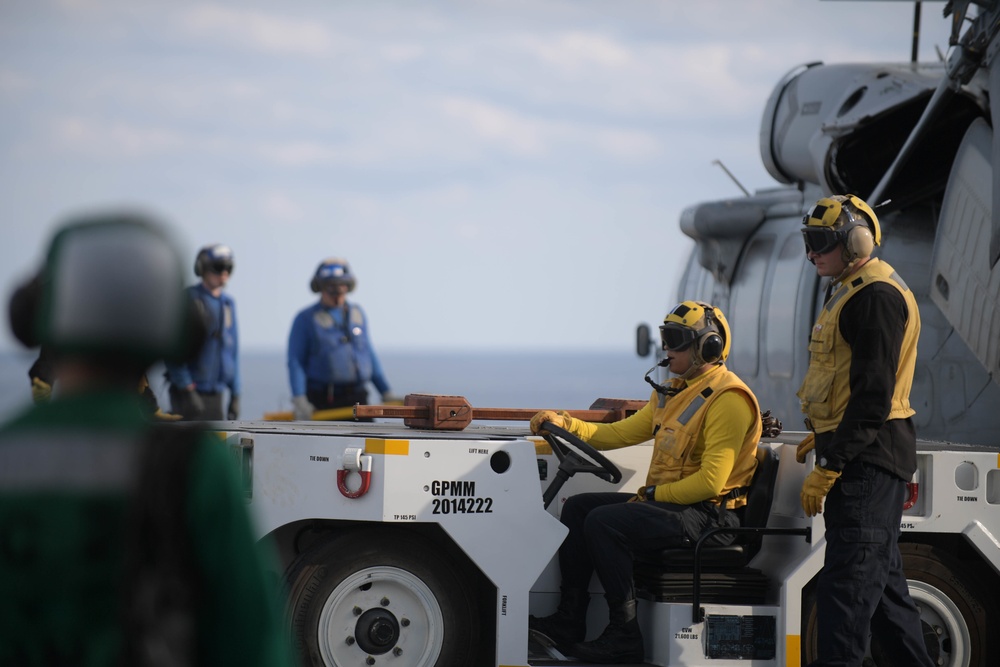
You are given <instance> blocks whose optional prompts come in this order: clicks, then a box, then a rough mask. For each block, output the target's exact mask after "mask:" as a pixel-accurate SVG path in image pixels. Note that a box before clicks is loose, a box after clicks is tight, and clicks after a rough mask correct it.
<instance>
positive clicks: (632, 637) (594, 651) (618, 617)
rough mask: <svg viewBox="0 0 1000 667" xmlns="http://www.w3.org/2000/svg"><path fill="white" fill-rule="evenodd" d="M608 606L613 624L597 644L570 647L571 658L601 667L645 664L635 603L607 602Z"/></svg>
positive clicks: (607, 628)
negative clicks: (624, 663) (605, 666)
mask: <svg viewBox="0 0 1000 667" xmlns="http://www.w3.org/2000/svg"><path fill="white" fill-rule="evenodd" d="M608 607H609V610H610V612H611V622H610V623H609V624H608V627H606V628H605V629H604V632H602V633H601V636H600V637H598V638H597V639H595V640H594V641H590V642H586V643H580V644H576V645H574V646H572V647H570V650H569V653H570V655H572V656H575V657H577V658H580V659H581V660H585V661H586V662H596V663H598V664H601V665H610V664H615V663H623V662H642V661H643V659H644V658H645V650H644V649H643V646H642V632H640V631H639V620H638V619H637V618H636V617H635V600H625V601H624V602H613V601H611V600H608Z"/></svg>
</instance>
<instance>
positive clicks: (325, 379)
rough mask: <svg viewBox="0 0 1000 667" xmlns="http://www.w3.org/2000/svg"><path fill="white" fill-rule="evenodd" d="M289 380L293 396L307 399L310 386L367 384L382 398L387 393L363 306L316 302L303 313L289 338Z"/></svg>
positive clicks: (297, 318)
mask: <svg viewBox="0 0 1000 667" xmlns="http://www.w3.org/2000/svg"><path fill="white" fill-rule="evenodd" d="M288 379H289V383H290V384H291V389H292V396H302V395H304V394H305V393H306V387H307V385H313V386H326V385H329V384H335V385H351V384H364V383H366V382H371V383H372V384H374V385H375V388H376V389H378V391H379V393H380V394H385V393H386V392H388V391H389V383H388V382H387V381H386V379H385V374H384V373H383V372H382V364H381V363H380V362H379V359H378V355H376V354H375V349H374V348H373V347H372V344H371V340H370V339H369V337H368V321H367V319H366V318H365V313H364V311H363V310H362V309H361V306H358V305H357V304H353V303H348V304H345V305H344V306H343V307H335V308H327V307H326V306H324V305H323V304H322V302H317V303H315V304H313V305H312V306H309V307H308V308H306V309H304V310H302V311H300V312H299V314H298V315H296V316H295V320H293V322H292V330H291V333H289V335H288Z"/></svg>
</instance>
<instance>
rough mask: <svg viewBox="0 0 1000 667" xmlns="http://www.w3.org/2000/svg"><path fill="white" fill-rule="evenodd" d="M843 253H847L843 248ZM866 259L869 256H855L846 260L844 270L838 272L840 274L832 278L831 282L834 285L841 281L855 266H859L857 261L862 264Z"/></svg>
mask: <svg viewBox="0 0 1000 667" xmlns="http://www.w3.org/2000/svg"><path fill="white" fill-rule="evenodd" d="M844 254H845V255H846V254H847V250H846V249H845V250H844ZM868 259H869V257H855V258H854V259H852V260H849V261H848V262H847V266H845V267H844V270H843V271H841V272H840V275H839V276H837V277H836V278H834V279H833V284H834V285H836V284H838V283H840V282H841V281H843V280H844V278H846V277H847V276H849V275H851V273H853V272H854V270H855V269H856V268H859V266H858V262H861V264H862V265H863V264H864V263H865V262H867V261H868Z"/></svg>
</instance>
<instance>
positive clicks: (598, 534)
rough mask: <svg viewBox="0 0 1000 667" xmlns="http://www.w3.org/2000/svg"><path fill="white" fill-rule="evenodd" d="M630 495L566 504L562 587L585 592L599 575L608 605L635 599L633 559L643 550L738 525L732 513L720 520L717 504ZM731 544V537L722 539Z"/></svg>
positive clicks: (591, 496)
mask: <svg viewBox="0 0 1000 667" xmlns="http://www.w3.org/2000/svg"><path fill="white" fill-rule="evenodd" d="M634 497H635V496H634V495H633V494H630V493H583V494H580V495H576V496H572V497H571V498H570V499H569V500H567V501H566V504H565V505H564V506H563V510H562V517H561V521H562V522H563V524H565V525H566V526H567V527H568V528H569V535H567V536H566V539H565V541H563V543H562V546H561V547H559V567H560V569H561V571H562V586H563V588H575V589H579V590H586V589H587V587H588V586H589V585H590V576H591V574H592V573H593V572H594V571H596V572H597V577H598V579H600V581H601V585H602V586H604V594H605V597H607V599H608V600H609V601H614V602H621V601H624V600H631V599H633V598H635V585H634V583H633V582H632V559H633V556H634V554H636V553H641V552H643V551H656V550H659V549H666V548H669V547H676V546H680V545H681V544H682V543H683V542H684V539H685V538H687V539H689V540H691V541H692V542H694V541H696V540H697V539H698V536H699V535H701V533H702V532H703V531H704V530H706V529H707V528H710V527H714V526H716V525H720V521H721V525H726V526H735V525H737V524H738V523H739V521H738V520H737V518H736V515H735V514H733V513H732V512H723V513H722V517H721V518H720V517H719V513H718V511H717V509H716V507H715V506H714V505H711V504H709V503H698V504H696V505H675V504H673V503H656V502H632V503H630V502H628V500H629V499H630V498H634ZM723 540H725V541H730V540H731V538H723Z"/></svg>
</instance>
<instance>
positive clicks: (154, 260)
mask: <svg viewBox="0 0 1000 667" xmlns="http://www.w3.org/2000/svg"><path fill="white" fill-rule="evenodd" d="M181 267H182V265H181V261H180V256H179V254H178V253H177V251H176V250H175V248H174V246H173V244H172V243H171V242H170V240H169V239H168V237H167V234H166V232H165V231H164V229H163V228H162V227H161V226H160V225H159V224H158V223H157V222H155V221H153V220H152V219H151V218H149V217H147V216H144V215H141V214H136V213H129V212H125V213H119V212H111V213H107V214H97V215H90V216H86V217H82V218H76V219H73V220H71V221H70V222H68V223H67V224H65V225H63V226H62V227H60V228H59V230H58V231H57V232H56V235H55V236H54V237H53V239H52V242H51V244H50V245H49V248H48V252H47V255H46V260H45V264H44V266H43V267H42V269H41V271H40V272H39V273H38V275H37V276H35V278H33V279H32V280H31V281H30V282H29V283H28V284H26V285H24V286H23V287H21V288H20V289H19V290H17V292H15V294H14V295H13V297H12V299H11V304H10V316H11V327H12V329H13V330H14V333H15V335H16V336H17V337H18V338H19V339H20V340H21V342H23V343H25V344H26V345H28V346H29V347H33V346H35V345H38V344H41V345H44V346H46V347H47V348H49V349H51V350H52V351H53V352H57V353H60V354H63V355H70V356H76V357H83V358H97V357H99V358H101V359H107V360H109V361H114V360H120V361H121V362H122V363H127V364H129V365H142V366H145V365H149V364H151V363H153V362H155V361H157V360H160V359H167V360H178V359H184V358H186V357H187V356H188V355H189V354H190V353H191V352H192V351H193V348H196V346H197V344H198V342H199V341H198V333H199V329H200V328H201V326H203V325H202V323H201V322H199V321H198V314H197V311H196V310H195V308H194V307H193V305H192V300H191V299H190V298H188V297H187V295H186V294H185V293H184V290H183V285H184V279H183V270H182V268H181Z"/></svg>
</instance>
